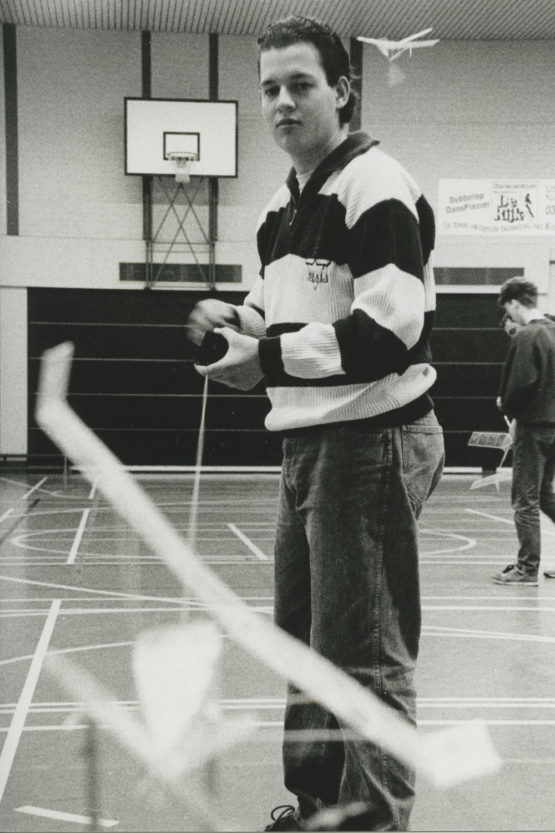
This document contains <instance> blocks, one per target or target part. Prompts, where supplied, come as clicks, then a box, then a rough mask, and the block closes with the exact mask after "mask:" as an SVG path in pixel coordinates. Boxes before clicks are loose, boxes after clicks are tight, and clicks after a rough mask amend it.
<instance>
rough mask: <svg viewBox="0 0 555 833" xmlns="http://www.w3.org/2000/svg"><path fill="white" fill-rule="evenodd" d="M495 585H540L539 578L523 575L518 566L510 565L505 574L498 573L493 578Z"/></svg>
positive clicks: (527, 574)
mask: <svg viewBox="0 0 555 833" xmlns="http://www.w3.org/2000/svg"><path fill="white" fill-rule="evenodd" d="M491 580H492V581H493V583H494V584H531V585H532V586H536V587H537V584H538V577H537V576H533V575H530V573H523V572H522V570H519V569H518V567H517V566H516V564H509V565H508V567H505V569H504V570H503V572H501V573H496V574H495V575H494V576H492V577H491Z"/></svg>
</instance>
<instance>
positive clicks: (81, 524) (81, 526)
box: [66, 509, 91, 564]
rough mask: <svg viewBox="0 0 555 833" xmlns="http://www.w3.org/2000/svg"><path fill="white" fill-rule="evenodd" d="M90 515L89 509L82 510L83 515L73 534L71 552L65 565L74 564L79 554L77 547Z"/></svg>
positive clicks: (79, 544)
mask: <svg viewBox="0 0 555 833" xmlns="http://www.w3.org/2000/svg"><path fill="white" fill-rule="evenodd" d="M90 513H91V510H90V509H83V514H82V515H81V520H80V521H79V526H78V527H77V532H76V533H75V538H74V539H73V544H72V545H71V550H70V553H69V555H68V558H67V561H66V564H75V559H76V557H77V553H78V552H79V547H80V546H81V540H82V538H83V534H84V532H85V527H86V525H87V521H88V520H89V515H90Z"/></svg>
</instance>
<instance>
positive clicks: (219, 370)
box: [195, 327, 264, 390]
mask: <svg viewBox="0 0 555 833" xmlns="http://www.w3.org/2000/svg"><path fill="white" fill-rule="evenodd" d="M214 332H216V333H221V334H222V335H223V336H224V338H225V340H226V341H227V343H228V344H229V349H228V351H227V353H226V354H225V356H224V357H223V359H220V361H219V362H214V364H209V365H199V364H196V365H195V369H196V370H197V371H198V372H199V373H200V374H201V376H207V377H208V378H209V379H214V380H215V381H216V382H222V383H223V384H224V385H227V386H228V387H230V388H238V389H239V390H251V388H254V387H255V385H257V384H258V382H260V380H261V379H262V378H263V377H264V374H263V373H262V368H261V367H260V360H259V358H258V340H257V339H256V338H251V336H244V335H242V334H241V333H238V332H236V331H235V330H232V329H231V328H230V327H224V328H223V329H216V330H215V331H214Z"/></svg>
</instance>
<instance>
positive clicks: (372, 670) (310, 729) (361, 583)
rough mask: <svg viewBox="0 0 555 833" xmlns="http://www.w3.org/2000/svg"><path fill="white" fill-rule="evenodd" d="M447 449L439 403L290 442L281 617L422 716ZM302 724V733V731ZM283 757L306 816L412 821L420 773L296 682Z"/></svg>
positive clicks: (282, 511)
mask: <svg viewBox="0 0 555 833" xmlns="http://www.w3.org/2000/svg"><path fill="white" fill-rule="evenodd" d="M443 458H444V451H443V434H442V430H441V427H440V426H439V424H438V422H437V420H436V417H435V415H434V414H433V412H431V413H430V414H427V415H426V416H424V417H422V418H421V419H419V420H417V421H415V422H414V423H412V424H410V425H405V426H401V427H398V428H388V429H383V430H377V431H376V433H368V432H367V431H364V430H363V429H357V428H355V427H353V426H349V425H348V424H346V425H345V426H339V427H337V426H332V427H326V426H322V427H321V428H319V429H316V430H314V431H311V432H308V433H306V434H299V435H297V436H292V437H286V438H285V439H284V460H283V469H282V477H281V484H280V503H279V515H278V525H277V538H276V549H275V618H276V623H277V625H279V626H280V627H281V628H283V629H285V630H286V631H287V632H288V633H290V634H292V635H293V636H295V637H297V638H298V639H300V640H302V641H303V642H305V643H307V644H309V645H311V646H312V647H313V648H314V649H315V650H316V651H318V652H319V653H321V654H323V655H324V656H325V657H327V658H328V659H330V660H331V661H332V662H334V663H335V664H336V665H338V666H339V667H341V668H342V669H343V670H344V671H346V672H347V673H349V674H351V675H352V676H354V677H355V678H356V679H357V680H358V681H359V682H360V683H362V685H364V686H367V687H368V688H369V689H371V690H372V691H373V692H374V693H375V694H376V695H377V696H378V697H380V698H381V699H382V700H383V701H384V702H385V703H387V704H388V705H389V706H391V707H392V708H394V709H397V710H398V711H399V712H401V713H402V714H403V715H404V716H405V717H406V719H407V720H408V721H410V722H411V723H413V724H414V723H415V722H416V705H415V701H416V695H415V690H414V685H413V675H414V669H415V664H416V658H417V654H418V645H419V637H420V619H421V616H420V591H419V571H418V541H417V539H418V529H417V518H418V516H419V514H420V511H421V509H422V506H423V504H424V501H425V500H426V498H427V497H428V495H429V494H430V493H431V492H432V490H433V489H434V488H435V486H436V485H437V483H438V481H439V479H440V476H441V471H442V467H443ZM296 730H304V731H303V732H302V734H298V735H297V737H298V739H296V737H295V735H296ZM326 730H336V731H335V733H334V734H332V735H331V736H330V735H329V733H328V732H327V731H326ZM318 733H319V735H318ZM311 734H312V735H313V737H310V735H311ZM325 735H328V736H327V737H325ZM283 763H284V776H285V778H284V780H285V786H286V787H287V789H288V790H290V791H291V792H292V793H294V794H295V795H296V796H297V797H298V802H299V810H300V814H301V817H302V818H303V819H304V818H308V817H309V816H310V815H311V814H312V813H314V812H315V811H316V810H319V809H323V808H324V807H330V806H338V805H340V806H343V805H347V804H349V803H351V802H355V801H356V802H360V801H362V802H365V803H366V805H367V813H366V814H365V816H364V818H362V819H359V820H358V821H359V823H361V824H362V827H357V828H356V829H364V830H406V829H407V827H408V819H409V814H410V811H411V809H412V804H413V801H414V773H413V772H412V770H410V768H408V767H407V766H405V765H404V764H402V763H400V762H399V761H397V760H396V759H394V758H392V757H391V756H390V755H389V754H386V752H384V751H383V750H382V749H380V748H378V747H376V746H375V745H373V744H371V743H369V742H368V741H366V740H363V739H360V738H357V737H353V733H352V732H350V731H349V730H348V727H345V726H343V725H342V724H341V721H340V720H338V719H337V718H336V717H335V716H334V715H333V714H331V713H330V712H328V711H326V710H325V709H324V708H322V707H321V706H319V705H318V704H316V703H313V702H307V701H306V698H304V697H303V695H302V694H301V693H300V692H298V691H297V690H296V689H295V688H294V687H293V686H289V688H288V696H287V704H286V713H285V737H284V744H283ZM350 829H352V828H350Z"/></svg>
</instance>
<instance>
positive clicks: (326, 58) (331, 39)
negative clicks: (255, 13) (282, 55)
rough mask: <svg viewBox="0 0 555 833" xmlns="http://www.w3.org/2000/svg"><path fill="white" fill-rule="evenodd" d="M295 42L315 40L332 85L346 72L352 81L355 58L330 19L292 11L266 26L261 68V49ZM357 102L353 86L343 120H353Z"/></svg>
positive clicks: (261, 40)
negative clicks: (350, 57) (328, 20)
mask: <svg viewBox="0 0 555 833" xmlns="http://www.w3.org/2000/svg"><path fill="white" fill-rule="evenodd" d="M295 43H311V44H313V46H315V47H316V49H317V50H318V52H319V53H320V60H321V61H322V67H323V69H324V72H325V74H326V80H327V82H328V84H329V85H330V87H333V86H334V85H335V84H337V82H338V81H339V79H340V78H341V76H342V75H343V76H345V78H347V79H348V80H349V81H352V79H353V71H352V68H351V62H350V60H349V55H348V54H347V50H346V49H345V47H344V46H343V44H342V42H341V38H340V37H339V35H338V34H336V32H334V31H333V29H331V28H330V27H329V26H328V25H327V24H326V23H322V22H321V21H320V20H316V19H315V18H313V17H301V16H300V15H291V16H290V17H285V18H283V19H282V20H276V21H275V22H274V23H270V25H269V26H267V27H266V28H265V29H264V31H263V32H262V34H261V35H260V37H259V38H258V69H259V71H260V53H261V52H264V51H265V50H267V49H283V48H284V47H286V46H291V45H292V44H295ZM357 103H358V94H357V92H356V91H355V90H353V89H352V87H351V94H350V95H349V99H348V101H347V103H346V104H345V106H344V107H342V108H341V110H340V111H339V120H340V123H341V124H348V123H349V122H350V121H351V119H352V118H353V113H354V111H355V107H356V105H357Z"/></svg>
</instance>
